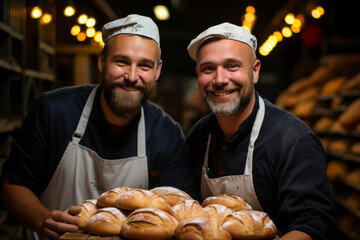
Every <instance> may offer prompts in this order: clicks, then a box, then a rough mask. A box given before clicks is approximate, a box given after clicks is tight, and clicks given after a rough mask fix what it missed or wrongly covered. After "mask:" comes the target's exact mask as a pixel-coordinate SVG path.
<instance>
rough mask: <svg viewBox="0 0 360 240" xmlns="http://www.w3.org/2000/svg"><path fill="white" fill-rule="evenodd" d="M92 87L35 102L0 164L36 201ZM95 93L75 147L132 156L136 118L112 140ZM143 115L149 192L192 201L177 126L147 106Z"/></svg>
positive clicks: (185, 155) (106, 156)
mask: <svg viewBox="0 0 360 240" xmlns="http://www.w3.org/2000/svg"><path fill="white" fill-rule="evenodd" d="M93 88H94V85H86V86H78V87H68V88H62V89H57V90H54V91H52V92H49V93H46V94H43V95H42V96H41V97H40V98H39V99H38V100H37V101H36V103H35V105H34V107H33V108H32V109H31V111H30V112H29V113H28V115H27V117H26V119H25V120H24V123H23V125H22V127H21V129H20V130H19V133H18V136H17V138H16V140H15V143H14V147H13V150H12V152H11V154H10V156H9V158H8V159H7V161H6V163H5V165H4V169H3V171H4V173H5V174H7V175H8V176H9V177H10V178H11V179H12V180H13V181H14V182H15V184H19V185H22V186H25V187H28V188H29V189H30V190H31V191H33V192H34V193H35V194H36V195H38V196H39V195H40V194H41V193H42V192H43V191H44V190H45V188H46V187H47V185H48V184H49V182H50V180H51V178H52V176H53V174H54V172H55V169H56V168H57V166H58V163H59V161H60V159H61V157H62V155H63V154H64V151H65V149H66V147H67V145H68V143H69V141H71V139H72V135H73V133H74V131H75V129H76V127H77V124H78V122H79V119H80V116H81V113H82V110H83V108H84V106H85V103H86V100H87V98H88V96H89V94H90V92H91V90H92V89H93ZM100 91H101V87H100V88H99V89H98V91H97V93H96V96H95V100H94V105H93V108H92V111H91V114H90V117H89V122H88V125H87V128H86V131H85V134H84V137H83V138H82V140H81V141H80V144H81V145H83V146H85V147H88V148H90V149H92V150H93V151H95V152H96V153H97V154H98V155H99V156H100V157H101V158H104V159H107V160H111V159H121V158H127V157H133V156H137V129H138V122H139V120H140V114H138V116H136V118H135V120H134V121H133V122H132V124H131V126H130V127H129V128H128V129H127V130H126V131H125V132H124V133H122V134H120V135H118V136H116V137H114V136H113V135H112V134H111V131H110V127H109V125H108V123H107V122H106V120H105V118H104V115H103V112H102V110H101V107H100ZM144 115H145V129H146V154H147V158H148V170H149V188H150V189H151V188H154V187H157V186H173V187H177V188H179V189H182V190H184V191H186V192H187V193H189V194H190V195H191V196H193V197H194V198H197V195H196V193H195V192H194V189H195V184H194V181H193V174H192V173H193V172H192V168H191V162H190V155H189V149H188V147H187V144H186V140H185V137H184V135H183V132H182V130H181V128H180V126H179V124H178V123H176V122H175V121H174V120H173V119H172V118H171V117H170V116H168V115H167V114H166V113H164V112H163V111H162V110H161V109H160V108H159V107H157V106H156V105H154V104H152V103H151V102H147V103H146V105H145V106H144Z"/></svg>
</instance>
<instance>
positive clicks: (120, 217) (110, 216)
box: [85, 207, 126, 236]
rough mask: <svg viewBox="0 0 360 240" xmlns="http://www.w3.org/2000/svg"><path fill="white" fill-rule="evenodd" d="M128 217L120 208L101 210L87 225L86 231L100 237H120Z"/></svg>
mask: <svg viewBox="0 0 360 240" xmlns="http://www.w3.org/2000/svg"><path fill="white" fill-rule="evenodd" d="M125 219H126V215H125V214H124V213H123V212H122V211H121V210H120V209H118V208H115V207H106V208H100V209H98V210H97V211H96V213H95V214H94V215H93V216H92V217H91V218H90V219H89V221H88V222H87V223H86V225H85V231H86V232H87V233H89V234H93V235H99V236H118V235H120V232H121V227H122V225H123V223H124V221H125Z"/></svg>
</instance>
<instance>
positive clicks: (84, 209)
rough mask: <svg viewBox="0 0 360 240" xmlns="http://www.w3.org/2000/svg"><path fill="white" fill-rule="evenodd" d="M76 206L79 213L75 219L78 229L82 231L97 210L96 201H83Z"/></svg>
mask: <svg viewBox="0 0 360 240" xmlns="http://www.w3.org/2000/svg"><path fill="white" fill-rule="evenodd" d="M78 206H79V207H80V208H81V211H80V213H78V214H77V215H76V216H75V217H76V218H77V220H79V225H78V227H79V229H83V228H84V226H85V224H86V223H87V221H88V220H89V219H90V217H91V216H92V215H94V213H95V212H96V210H97V207H96V199H89V200H85V201H84V202H82V203H80V204H79V205H78Z"/></svg>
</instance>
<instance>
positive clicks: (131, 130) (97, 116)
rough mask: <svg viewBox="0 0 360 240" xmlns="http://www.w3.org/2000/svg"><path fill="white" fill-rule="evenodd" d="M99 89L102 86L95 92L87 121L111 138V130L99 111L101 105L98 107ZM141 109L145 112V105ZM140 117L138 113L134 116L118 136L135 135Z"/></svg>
mask: <svg viewBox="0 0 360 240" xmlns="http://www.w3.org/2000/svg"><path fill="white" fill-rule="evenodd" d="M101 89H102V86H100V87H99V89H98V90H97V92H96V95H95V99H94V104H93V109H92V113H91V115H90V118H89V121H92V122H94V123H95V124H97V125H98V126H99V127H100V128H101V129H102V131H104V132H106V133H108V134H109V136H112V134H111V129H110V127H109V124H108V122H107V121H106V119H105V116H104V113H103V111H102V109H101V105H100V93H101ZM143 108H144V111H145V108H146V104H145V105H144V106H143ZM140 116H141V112H140V111H139V113H138V114H137V115H136V116H135V118H134V119H133V121H132V122H131V124H130V125H129V126H128V128H127V129H126V130H125V131H124V132H123V133H122V134H120V136H122V137H124V136H131V135H133V134H135V133H137V130H138V123H139V121H140Z"/></svg>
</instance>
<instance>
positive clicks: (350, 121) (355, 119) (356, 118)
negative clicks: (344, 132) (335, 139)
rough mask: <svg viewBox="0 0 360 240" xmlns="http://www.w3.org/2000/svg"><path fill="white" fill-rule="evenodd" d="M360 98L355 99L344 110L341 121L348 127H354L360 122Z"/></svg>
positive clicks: (339, 119) (340, 117)
mask: <svg viewBox="0 0 360 240" xmlns="http://www.w3.org/2000/svg"><path fill="white" fill-rule="evenodd" d="M359 109H360V98H357V99H356V100H354V101H353V102H352V103H351V104H350V105H349V107H348V108H347V109H346V111H345V112H343V113H342V114H341V115H340V116H339V118H338V121H339V123H340V124H341V125H342V126H343V127H345V128H347V129H354V128H355V127H356V125H357V124H359V123H360V111H359Z"/></svg>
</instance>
